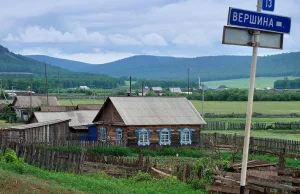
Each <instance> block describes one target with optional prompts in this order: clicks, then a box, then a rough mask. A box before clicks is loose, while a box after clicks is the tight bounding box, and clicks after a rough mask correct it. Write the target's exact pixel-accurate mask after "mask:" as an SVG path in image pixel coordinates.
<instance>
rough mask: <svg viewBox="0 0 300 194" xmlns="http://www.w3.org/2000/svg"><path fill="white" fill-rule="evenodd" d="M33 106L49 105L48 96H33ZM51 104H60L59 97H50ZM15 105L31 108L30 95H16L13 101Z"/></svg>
mask: <svg viewBox="0 0 300 194" xmlns="http://www.w3.org/2000/svg"><path fill="white" fill-rule="evenodd" d="M31 98H32V107H38V106H42V105H47V96H32V97H31ZM48 103H49V104H48V105H49V106H59V103H58V101H57V98H56V97H55V96H49V97H48ZM12 105H13V106H14V107H21V108H29V107H30V96H16V97H15V98H14V101H13V103H12Z"/></svg>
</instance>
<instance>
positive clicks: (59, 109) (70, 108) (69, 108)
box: [40, 106, 77, 112]
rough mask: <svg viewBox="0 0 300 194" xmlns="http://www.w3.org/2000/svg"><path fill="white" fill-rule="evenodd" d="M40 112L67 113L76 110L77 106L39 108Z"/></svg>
mask: <svg viewBox="0 0 300 194" xmlns="http://www.w3.org/2000/svg"><path fill="white" fill-rule="evenodd" d="M40 109H41V111H42V112H67V111H73V110H76V109H77V106H41V108H40Z"/></svg>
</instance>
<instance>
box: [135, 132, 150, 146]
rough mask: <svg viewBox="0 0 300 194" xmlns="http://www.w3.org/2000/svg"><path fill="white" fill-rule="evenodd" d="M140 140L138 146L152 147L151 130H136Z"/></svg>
mask: <svg viewBox="0 0 300 194" xmlns="http://www.w3.org/2000/svg"><path fill="white" fill-rule="evenodd" d="M136 132H137V138H138V146H147V145H150V133H151V130H150V129H146V128H142V129H138V130H136Z"/></svg>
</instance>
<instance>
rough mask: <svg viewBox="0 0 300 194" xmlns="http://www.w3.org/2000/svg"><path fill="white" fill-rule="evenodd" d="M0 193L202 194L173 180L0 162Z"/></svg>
mask: <svg viewBox="0 0 300 194" xmlns="http://www.w3.org/2000/svg"><path fill="white" fill-rule="evenodd" d="M0 193H101V194H106V193H107V194H108V193H111V194H113V193H116V194H122V193H124V194H127V193H131V194H140V193H180V194H183V193H201V192H200V191H199V190H198V191H196V190H193V189H192V188H191V186H190V185H187V184H185V183H180V182H179V181H176V180H174V179H170V178H169V179H162V180H155V179H152V180H147V181H146V180H145V181H142V180H140V181H136V180H134V179H126V178H119V179H117V178H114V177H110V176H108V175H105V174H104V173H94V174H87V175H75V174H68V173H60V172H48V171H46V170H41V169H38V168H36V167H33V166H29V165H26V164H24V165H23V164H22V165H16V164H13V163H11V164H1V163H0Z"/></svg>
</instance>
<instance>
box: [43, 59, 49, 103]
mask: <svg viewBox="0 0 300 194" xmlns="http://www.w3.org/2000/svg"><path fill="white" fill-rule="evenodd" d="M44 63H45V61H44ZM45 80H46V82H45V89H46V92H47V106H49V96H48V79H47V64H46V63H45Z"/></svg>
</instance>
